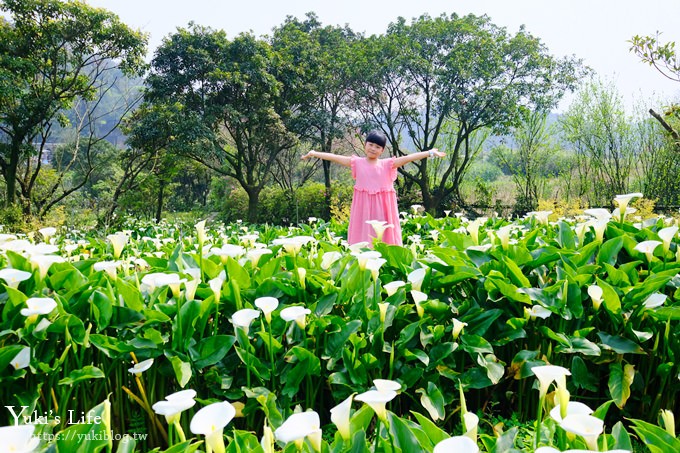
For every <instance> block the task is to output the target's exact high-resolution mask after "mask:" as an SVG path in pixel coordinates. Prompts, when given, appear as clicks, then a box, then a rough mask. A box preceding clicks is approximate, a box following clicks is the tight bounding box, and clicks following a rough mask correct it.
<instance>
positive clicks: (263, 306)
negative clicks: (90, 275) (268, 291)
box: [255, 297, 279, 324]
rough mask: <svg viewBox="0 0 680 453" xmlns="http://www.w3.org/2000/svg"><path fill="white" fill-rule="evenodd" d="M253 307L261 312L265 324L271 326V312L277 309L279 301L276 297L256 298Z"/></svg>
mask: <svg viewBox="0 0 680 453" xmlns="http://www.w3.org/2000/svg"><path fill="white" fill-rule="evenodd" d="M255 306H256V307H257V308H259V309H260V310H262V313H264V318H265V319H266V320H267V323H268V324H271V323H272V312H273V311H274V310H276V309H277V308H278V307H279V300H278V299H277V298H276V297H258V298H257V299H255Z"/></svg>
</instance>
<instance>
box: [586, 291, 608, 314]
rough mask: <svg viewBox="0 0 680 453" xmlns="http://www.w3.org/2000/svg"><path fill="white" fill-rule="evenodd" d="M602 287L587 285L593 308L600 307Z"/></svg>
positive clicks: (597, 308)
mask: <svg viewBox="0 0 680 453" xmlns="http://www.w3.org/2000/svg"><path fill="white" fill-rule="evenodd" d="M603 294H604V293H603V291H602V288H600V287H599V286H597V285H590V286H589V287H588V295H589V296H590V298H591V299H592V300H593V308H595V310H599V309H600V305H601V304H602V295H603Z"/></svg>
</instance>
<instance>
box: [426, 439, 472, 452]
mask: <svg viewBox="0 0 680 453" xmlns="http://www.w3.org/2000/svg"><path fill="white" fill-rule="evenodd" d="M478 452H479V447H478V446H477V444H476V443H475V441H474V440H472V439H470V438H469V437H466V436H455V437H449V438H448V439H444V440H442V441H440V442H439V443H437V445H435V446H434V449H433V450H432V453H478Z"/></svg>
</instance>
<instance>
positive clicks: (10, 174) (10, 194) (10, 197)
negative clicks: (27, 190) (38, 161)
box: [5, 144, 21, 208]
mask: <svg viewBox="0 0 680 453" xmlns="http://www.w3.org/2000/svg"><path fill="white" fill-rule="evenodd" d="M19 146H21V145H19ZM19 146H17V145H16V144H13V145H12V147H11V149H10V156H9V163H8V164H7V167H6V170H5V184H6V185H7V192H6V198H5V207H6V208H9V207H10V206H11V205H13V204H14V203H15V202H16V191H17V168H18V167H19V156H20V155H21V151H20V150H19Z"/></svg>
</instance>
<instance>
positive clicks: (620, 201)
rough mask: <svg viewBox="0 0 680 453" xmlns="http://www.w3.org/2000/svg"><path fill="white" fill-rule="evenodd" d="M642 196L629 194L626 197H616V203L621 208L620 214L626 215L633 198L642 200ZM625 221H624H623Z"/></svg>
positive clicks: (637, 193)
mask: <svg viewBox="0 0 680 453" xmlns="http://www.w3.org/2000/svg"><path fill="white" fill-rule="evenodd" d="M642 196H643V195H642V194H641V193H640V192H635V193H628V194H625V195H617V196H616V197H614V203H616V205H617V206H618V208H619V212H622V213H625V212H626V208H628V203H630V200H632V199H633V198H642ZM622 220H623V219H622Z"/></svg>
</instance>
